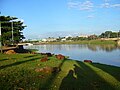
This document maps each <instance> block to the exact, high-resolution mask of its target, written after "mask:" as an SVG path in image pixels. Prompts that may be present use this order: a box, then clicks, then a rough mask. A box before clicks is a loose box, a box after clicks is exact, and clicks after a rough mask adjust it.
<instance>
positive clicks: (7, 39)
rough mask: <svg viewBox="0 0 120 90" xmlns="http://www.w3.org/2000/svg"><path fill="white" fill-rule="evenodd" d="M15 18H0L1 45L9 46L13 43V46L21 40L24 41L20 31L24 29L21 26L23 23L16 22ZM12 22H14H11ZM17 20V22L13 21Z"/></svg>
mask: <svg viewBox="0 0 120 90" xmlns="http://www.w3.org/2000/svg"><path fill="white" fill-rule="evenodd" d="M17 19H18V18H17V17H10V16H0V22H1V33H2V35H1V39H2V44H3V45H4V46H5V45H9V44H12V42H14V44H17V43H19V42H20V41H21V40H22V39H24V38H25V37H24V35H23V32H22V30H23V29H24V28H25V27H26V26H24V25H23V22H22V21H20V20H17ZM13 20H14V21H13ZM15 20H17V21H15ZM12 26H13V36H14V38H13V39H14V41H12Z"/></svg>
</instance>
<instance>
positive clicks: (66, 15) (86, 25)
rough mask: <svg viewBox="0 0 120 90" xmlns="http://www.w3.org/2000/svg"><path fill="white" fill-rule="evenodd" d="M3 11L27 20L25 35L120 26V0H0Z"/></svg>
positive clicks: (89, 31)
mask: <svg viewBox="0 0 120 90" xmlns="http://www.w3.org/2000/svg"><path fill="white" fill-rule="evenodd" d="M0 12H1V15H5V16H15V17H18V18H19V19H23V20H24V24H26V25H27V27H26V28H25V29H24V30H23V34H24V35H25V37H26V39H38V38H46V37H59V36H77V35H81V34H85V35H86V34H87V35H89V34H101V33H102V32H105V31H108V30H111V31H119V30H120V0H0Z"/></svg>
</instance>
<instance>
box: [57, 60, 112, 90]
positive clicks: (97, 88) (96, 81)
mask: <svg viewBox="0 0 120 90" xmlns="http://www.w3.org/2000/svg"><path fill="white" fill-rule="evenodd" d="M77 63H78V65H76V64H74V67H75V68H74V71H72V70H70V71H69V73H68V75H67V76H66V77H65V78H64V79H63V80H62V83H61V86H60V88H59V90H114V88H113V87H112V86H111V85H110V84H108V83H107V82H106V81H105V80H104V79H102V78H101V77H100V76H98V75H97V74H96V72H94V71H93V70H92V69H91V68H90V67H89V66H87V65H86V64H84V63H83V62H77Z"/></svg>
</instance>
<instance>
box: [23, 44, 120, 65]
mask: <svg viewBox="0 0 120 90" xmlns="http://www.w3.org/2000/svg"><path fill="white" fill-rule="evenodd" d="M24 48H26V49H38V52H42V53H46V52H51V53H54V54H63V55H65V56H69V57H70V59H74V60H79V61H83V60H85V59H90V60H92V61H93V62H98V63H103V64H109V65H115V66H120V47H117V46H115V45H81V44H70V45H68V44H64V45H33V46H25V47H24Z"/></svg>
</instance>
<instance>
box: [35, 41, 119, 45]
mask: <svg viewBox="0 0 120 90" xmlns="http://www.w3.org/2000/svg"><path fill="white" fill-rule="evenodd" d="M34 44H35V45H39V44H96V45H101V44H117V42H116V41H112V40H82V41H63V42H40V43H34Z"/></svg>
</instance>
